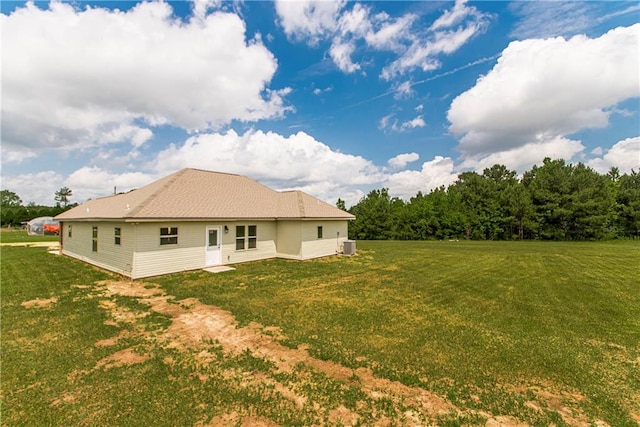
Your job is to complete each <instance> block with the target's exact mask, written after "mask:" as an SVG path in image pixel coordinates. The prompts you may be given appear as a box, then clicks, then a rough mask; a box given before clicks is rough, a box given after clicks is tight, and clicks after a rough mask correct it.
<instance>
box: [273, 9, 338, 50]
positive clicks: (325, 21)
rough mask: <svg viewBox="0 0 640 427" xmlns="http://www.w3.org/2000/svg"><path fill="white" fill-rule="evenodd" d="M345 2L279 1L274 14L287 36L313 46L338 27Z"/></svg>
mask: <svg viewBox="0 0 640 427" xmlns="http://www.w3.org/2000/svg"><path fill="white" fill-rule="evenodd" d="M345 4H346V1H344V0H342V1H322V0H320V1H314V0H297V1H289V0H279V1H276V3H275V6H276V12H277V13H278V17H279V18H280V25H282V28H283V29H284V32H285V33H286V34H287V36H289V37H292V38H294V39H298V40H304V39H306V40H307V41H308V42H309V43H310V44H311V45H315V44H316V43H318V41H319V40H320V39H321V38H324V37H326V36H327V35H332V34H333V33H334V32H335V30H336V28H337V26H338V17H339V13H340V10H341V9H342V8H343V7H344V5H345Z"/></svg>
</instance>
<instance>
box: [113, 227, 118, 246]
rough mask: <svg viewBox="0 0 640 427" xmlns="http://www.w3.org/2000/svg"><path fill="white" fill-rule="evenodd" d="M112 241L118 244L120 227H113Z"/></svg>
mask: <svg viewBox="0 0 640 427" xmlns="http://www.w3.org/2000/svg"><path fill="white" fill-rule="evenodd" d="M113 243H114V244H116V245H119V244H120V227H116V228H114V229H113Z"/></svg>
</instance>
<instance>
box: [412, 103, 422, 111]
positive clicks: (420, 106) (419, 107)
mask: <svg viewBox="0 0 640 427" xmlns="http://www.w3.org/2000/svg"><path fill="white" fill-rule="evenodd" d="M423 109H424V105H422V104H419V105H417V106H416V108H414V110H415V111H417V112H420V111H422V110H423Z"/></svg>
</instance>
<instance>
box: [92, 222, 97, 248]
mask: <svg viewBox="0 0 640 427" xmlns="http://www.w3.org/2000/svg"><path fill="white" fill-rule="evenodd" d="M91 250H92V251H93V252H98V227H93V231H92V239H91Z"/></svg>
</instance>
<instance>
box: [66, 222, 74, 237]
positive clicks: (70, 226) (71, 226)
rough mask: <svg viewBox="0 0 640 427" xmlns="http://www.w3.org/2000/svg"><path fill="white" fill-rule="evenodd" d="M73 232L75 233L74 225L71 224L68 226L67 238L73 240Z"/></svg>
mask: <svg viewBox="0 0 640 427" xmlns="http://www.w3.org/2000/svg"><path fill="white" fill-rule="evenodd" d="M72 231H73V225H71V224H69V225H68V226H67V236H69V238H71V234H72Z"/></svg>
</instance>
